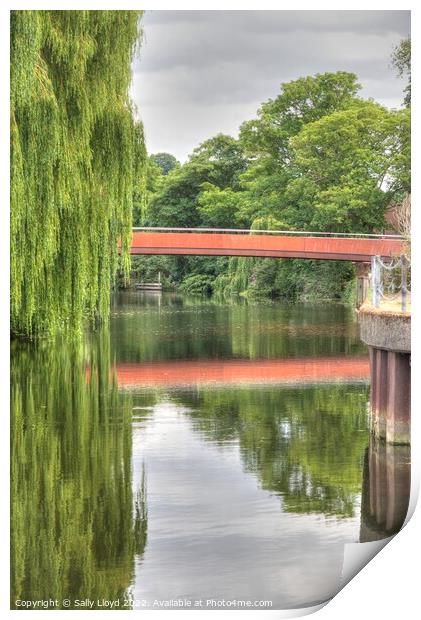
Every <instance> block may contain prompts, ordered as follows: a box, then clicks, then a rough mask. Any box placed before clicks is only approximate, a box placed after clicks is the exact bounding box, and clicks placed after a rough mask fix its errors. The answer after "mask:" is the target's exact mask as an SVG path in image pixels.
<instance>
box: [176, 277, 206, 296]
mask: <svg viewBox="0 0 421 620" xmlns="http://www.w3.org/2000/svg"><path fill="white" fill-rule="evenodd" d="M180 289H181V290H182V291H183V293H187V294H188V295H210V294H211V293H212V278H210V277H209V276H206V275H200V274H193V275H191V276H188V277H187V278H184V280H183V281H182V283H181V285H180Z"/></svg>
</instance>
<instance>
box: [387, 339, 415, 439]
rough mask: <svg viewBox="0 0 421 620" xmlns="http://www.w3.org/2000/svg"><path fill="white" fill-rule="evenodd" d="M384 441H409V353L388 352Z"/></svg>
mask: <svg viewBox="0 0 421 620" xmlns="http://www.w3.org/2000/svg"><path fill="white" fill-rule="evenodd" d="M387 355H388V360H387V387H388V390H387V391H388V394H387V419H386V440H387V441H388V442H390V443H394V444H409V443H410V440H411V426H410V410H411V366H410V355H409V353H397V352H395V351H389V352H388V354H387Z"/></svg>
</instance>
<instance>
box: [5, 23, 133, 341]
mask: <svg viewBox="0 0 421 620" xmlns="http://www.w3.org/2000/svg"><path fill="white" fill-rule="evenodd" d="M141 15H142V11H12V13H11V222H10V225H11V323H12V331H13V332H14V333H15V334H23V335H27V336H28V335H34V334H38V333H41V332H44V331H48V330H52V329H53V328H54V327H55V326H57V325H72V326H76V327H80V325H81V321H82V318H83V316H84V315H85V314H87V315H88V316H90V317H92V318H94V317H100V318H105V317H107V316H108V314H109V306H110V303H109V302H110V284H111V278H112V277H113V275H114V274H115V272H116V270H117V267H118V265H119V262H120V266H121V268H122V270H123V271H124V272H125V273H126V274H127V273H128V267H129V256H128V249H129V244H130V236H131V224H132V203H133V193H134V190H135V189H136V186H137V183H138V182H139V181H140V180H141V178H142V174H143V171H142V168H143V163H144V158H145V150H144V141H143V132H142V127H141V125H138V124H136V122H135V120H134V117H133V113H132V109H131V104H130V99H129V86H130V81H131V62H132V58H133V54H134V51H135V48H136V46H137V45H138V42H139V27H138V22H139V18H140V16H141ZM118 239H120V240H121V250H122V252H121V261H119V256H118V250H117V240H118Z"/></svg>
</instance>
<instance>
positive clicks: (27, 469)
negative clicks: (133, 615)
mask: <svg viewBox="0 0 421 620" xmlns="http://www.w3.org/2000/svg"><path fill="white" fill-rule="evenodd" d="M109 362H110V354H109V333H108V332H106V331H104V332H101V333H99V334H97V335H95V336H94V337H93V338H92V342H91V343H90V345H89V346H87V345H84V346H82V345H81V344H77V343H76V344H75V343H73V344H69V343H67V344H66V343H62V342H58V341H56V342H54V343H52V342H45V343H38V344H37V345H35V344H22V343H13V355H12V464H11V468H12V470H11V486H12V521H11V530H12V537H11V554H12V580H11V582H12V583H11V599H12V600H11V603H12V605H11V606H12V608H15V601H16V599H32V600H34V599H43V600H45V599H50V598H54V599H58V600H60V599H63V598H68V599H71V600H74V599H84V598H85V597H87V596H89V597H90V598H91V599H93V600H94V601H96V600H97V599H101V598H102V597H104V598H105V599H112V600H116V599H118V600H120V607H122V606H123V600H124V599H127V597H128V588H129V586H130V585H131V583H132V581H133V575H134V560H135V555H136V554H138V555H141V554H142V553H143V550H144V548H145V544H146V536H147V507H146V477H145V474H143V477H142V482H141V484H140V487H139V489H138V491H137V493H136V496H135V497H134V496H133V490H132V425H131V413H132V411H131V398H130V396H129V395H123V394H119V393H118V390H117V385H116V383H115V381H113V380H112V378H111V377H110V363H109ZM88 366H89V367H90V368H91V373H90V378H89V380H87V375H86V367H88ZM94 608H95V606H94Z"/></svg>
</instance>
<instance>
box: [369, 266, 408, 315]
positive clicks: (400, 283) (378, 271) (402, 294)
mask: <svg viewBox="0 0 421 620" xmlns="http://www.w3.org/2000/svg"><path fill="white" fill-rule="evenodd" d="M410 275H411V269H410V263H409V261H408V259H407V257H406V256H405V255H404V254H402V255H401V256H397V257H394V258H391V259H385V258H382V257H380V256H373V257H372V259H371V296H372V304H373V306H374V307H375V308H380V307H384V308H385V309H387V307H390V308H391V309H392V307H393V306H395V307H396V309H400V310H401V311H402V312H407V311H408V302H409V303H410V297H411V277H410Z"/></svg>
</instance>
